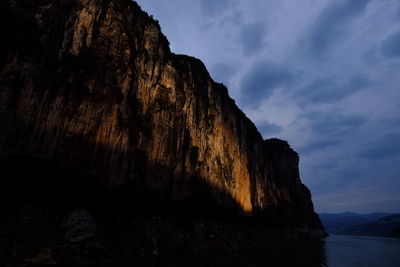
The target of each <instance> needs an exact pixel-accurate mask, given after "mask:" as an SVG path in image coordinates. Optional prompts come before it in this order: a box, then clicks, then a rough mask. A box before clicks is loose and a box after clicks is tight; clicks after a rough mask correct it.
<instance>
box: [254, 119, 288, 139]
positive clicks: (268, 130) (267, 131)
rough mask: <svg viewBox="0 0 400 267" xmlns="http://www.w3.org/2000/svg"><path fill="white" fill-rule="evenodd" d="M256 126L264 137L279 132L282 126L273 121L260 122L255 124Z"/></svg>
mask: <svg viewBox="0 0 400 267" xmlns="http://www.w3.org/2000/svg"><path fill="white" fill-rule="evenodd" d="M257 128H258V130H259V131H260V133H261V134H262V136H263V137H264V138H270V137H271V135H274V134H277V133H280V132H281V131H282V127H281V126H279V125H278V124H275V123H269V122H266V121H265V122H262V123H259V124H257Z"/></svg>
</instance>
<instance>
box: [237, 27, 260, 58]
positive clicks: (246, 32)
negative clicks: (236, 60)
mask: <svg viewBox="0 0 400 267" xmlns="http://www.w3.org/2000/svg"><path fill="white" fill-rule="evenodd" d="M264 35H265V26H264V24H262V23H252V24H247V25H243V26H242V28H241V31H240V42H241V45H242V49H243V53H244V54H245V55H246V56H250V55H253V54H256V53H257V52H260V51H261V50H262V48H263V39H264Z"/></svg>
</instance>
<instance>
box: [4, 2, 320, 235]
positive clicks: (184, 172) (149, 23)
mask: <svg viewBox="0 0 400 267" xmlns="http://www.w3.org/2000/svg"><path fill="white" fill-rule="evenodd" d="M0 5H1V11H0V12H1V14H0V20H1V22H0V25H1V26H0V27H1V36H2V40H3V44H2V46H3V48H2V49H1V51H0V125H1V129H0V159H2V160H7V159H9V158H12V157H19V156H28V157H30V158H32V159H35V160H41V161H51V162H53V163H55V164H57V165H59V166H62V167H63V168H68V169H73V170H78V171H79V172H81V173H85V174H87V175H89V176H90V177H94V180H95V181H96V182H97V183H99V184H101V185H103V186H105V187H106V188H109V189H112V190H114V189H115V190H124V192H128V194H130V195H132V196H135V198H134V199H136V201H139V202H140V201H143V202H145V201H149V200H150V199H151V201H155V202H156V203H200V206H201V205H202V204H201V203H207V201H208V202H210V203H211V204H210V207H211V206H212V205H214V204H218V205H221V206H222V207H229V208H232V209H234V210H237V211H239V212H240V213H242V214H247V215H253V216H261V217H263V218H265V219H267V220H271V221H276V222H277V223H281V224H283V225H288V226H293V227H296V228H299V229H302V230H304V231H306V232H307V231H314V232H318V231H319V232H320V233H323V228H322V226H321V224H320V222H319V219H318V216H317V215H316V214H315V213H314V210H313V205H312V202H311V197H310V193H309V191H308V190H307V188H306V187H305V186H304V185H303V184H302V183H301V181H300V178H299V172H298V161H299V158H298V155H297V154H296V153H295V152H294V151H293V150H292V149H291V148H290V147H289V145H288V144H287V143H286V142H284V141H280V140H277V139H273V140H265V141H264V140H263V138H262V137H261V135H260V134H259V132H258V131H257V129H256V127H255V126H254V124H253V123H252V122H251V121H250V120H249V119H248V118H247V117H246V116H245V115H244V114H243V112H242V111H241V110H240V109H239V108H238V107H237V106H236V105H235V102H234V101H233V100H232V99H231V98H230V97H229V95H228V91H227V89H226V88H225V87H224V86H223V85H222V84H218V83H216V82H214V81H213V80H212V78H211V77H210V75H209V73H208V72H207V70H206V68H205V67H204V65H203V63H202V62H201V61H199V60H198V59H195V58H192V57H189V56H183V55H175V54H173V53H171V52H170V50H169V44H168V41H167V39H166V38H165V36H164V35H163V34H162V33H161V30H160V26H159V25H158V23H157V22H156V21H154V20H153V19H152V18H151V17H149V16H148V15H147V14H146V13H145V12H143V11H142V10H141V9H140V7H139V6H138V5H137V4H136V3H135V2H132V1H129V0H60V1H47V0H29V1H28V0H5V1H2V2H1V4H0ZM53 178H54V179H57V177H53ZM33 182H34V181H33ZM21 186H23V185H21ZM136 204H137V203H136ZM132 205H134V204H133V203H132ZM204 205H205V204H204Z"/></svg>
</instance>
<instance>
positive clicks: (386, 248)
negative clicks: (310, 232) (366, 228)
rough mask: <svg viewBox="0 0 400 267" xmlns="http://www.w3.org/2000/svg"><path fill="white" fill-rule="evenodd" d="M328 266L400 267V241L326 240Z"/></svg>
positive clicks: (345, 237)
mask: <svg viewBox="0 0 400 267" xmlns="http://www.w3.org/2000/svg"><path fill="white" fill-rule="evenodd" d="M326 254H327V262H328V266H332V267H353V266H354V267H355V266H357V267H358V266H362V267H375V266H376V267H378V266H379V267H399V266H400V240H399V239H394V238H380V237H361V236H330V237H329V238H327V239H326Z"/></svg>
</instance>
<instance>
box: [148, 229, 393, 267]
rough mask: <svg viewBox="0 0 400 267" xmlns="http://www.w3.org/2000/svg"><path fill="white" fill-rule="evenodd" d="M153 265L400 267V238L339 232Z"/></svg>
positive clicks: (176, 259) (188, 257) (193, 256)
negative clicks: (248, 251) (257, 251)
mask: <svg viewBox="0 0 400 267" xmlns="http://www.w3.org/2000/svg"><path fill="white" fill-rule="evenodd" d="M153 266H193V267H197V266H230V267H232V266H234V267H235V266H248V267H258V266H266V267H281V266H282V267H292V266H293V267H303V266H304V267H314V266H316V267H400V239H394V238H379V237H362V236H335V235H332V236H330V237H328V238H326V239H325V241H324V242H319V243H318V244H314V243H313V244H307V243H304V244H300V245H296V244H289V245H288V246H287V247H285V248H284V249H274V248H272V249H271V250H270V251H265V252H263V253H261V254H256V255H255V254H200V255H192V256H187V257H183V258H181V257H180V258H174V259H170V260H167V261H164V260H162V261H159V262H157V264H155V265H153Z"/></svg>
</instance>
